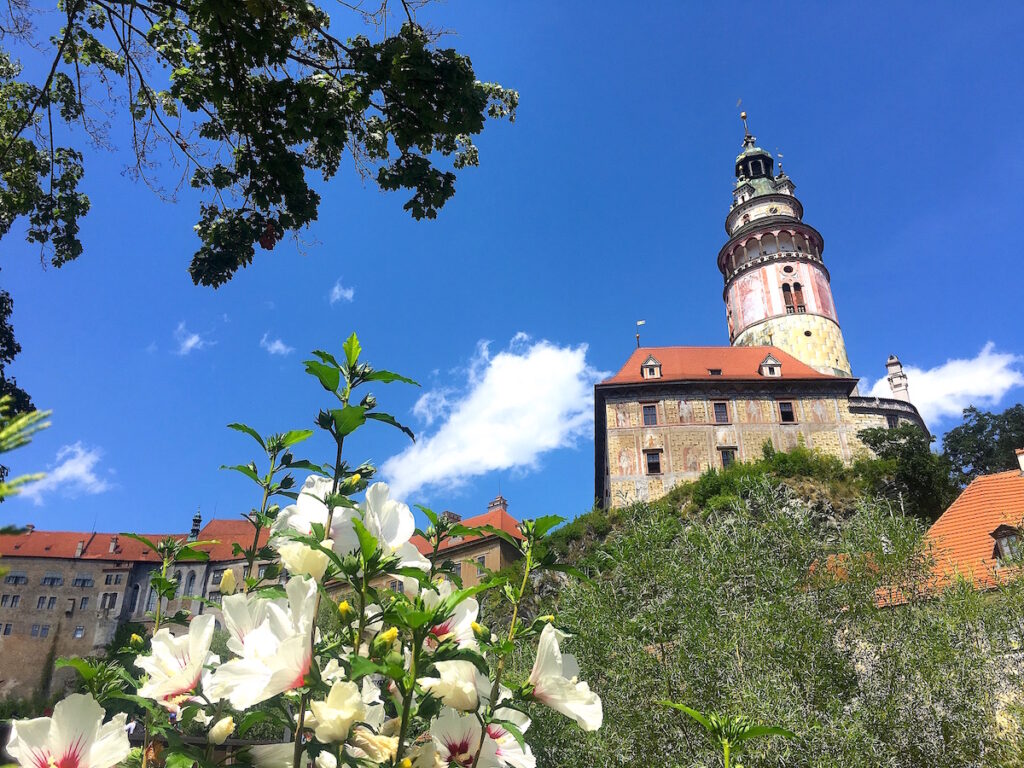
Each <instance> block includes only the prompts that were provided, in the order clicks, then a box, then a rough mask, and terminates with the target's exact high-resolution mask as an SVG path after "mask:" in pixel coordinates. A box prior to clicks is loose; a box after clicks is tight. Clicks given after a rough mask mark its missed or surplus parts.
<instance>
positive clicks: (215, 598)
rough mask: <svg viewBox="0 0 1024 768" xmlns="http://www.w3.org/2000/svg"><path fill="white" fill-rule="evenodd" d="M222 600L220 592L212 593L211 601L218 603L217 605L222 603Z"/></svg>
mask: <svg viewBox="0 0 1024 768" xmlns="http://www.w3.org/2000/svg"><path fill="white" fill-rule="evenodd" d="M220 600H221V594H220V592H211V593H210V602H211V603H216V604H217V605H220Z"/></svg>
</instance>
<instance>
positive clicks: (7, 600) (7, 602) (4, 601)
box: [0, 595, 11, 608]
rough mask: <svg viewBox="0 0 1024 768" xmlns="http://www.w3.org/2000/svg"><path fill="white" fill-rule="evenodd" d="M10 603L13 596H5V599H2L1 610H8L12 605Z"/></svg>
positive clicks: (0, 598) (0, 601)
mask: <svg viewBox="0 0 1024 768" xmlns="http://www.w3.org/2000/svg"><path fill="white" fill-rule="evenodd" d="M10 603H11V596H10V595H4V596H3V597H0V608H6V607H7V606H8V605H10Z"/></svg>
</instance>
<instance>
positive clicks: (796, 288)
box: [793, 283, 807, 315]
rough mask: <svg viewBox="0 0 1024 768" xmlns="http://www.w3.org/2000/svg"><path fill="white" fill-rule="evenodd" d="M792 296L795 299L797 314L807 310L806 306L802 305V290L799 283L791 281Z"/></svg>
mask: <svg viewBox="0 0 1024 768" xmlns="http://www.w3.org/2000/svg"><path fill="white" fill-rule="evenodd" d="M793 298H794V299H795V300H796V312H797V314H798V315H802V314H803V313H804V312H806V311H807V307H806V306H805V305H804V291H803V288H801V287H800V283H793Z"/></svg>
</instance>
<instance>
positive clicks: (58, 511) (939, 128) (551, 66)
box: [0, 0, 1024, 531]
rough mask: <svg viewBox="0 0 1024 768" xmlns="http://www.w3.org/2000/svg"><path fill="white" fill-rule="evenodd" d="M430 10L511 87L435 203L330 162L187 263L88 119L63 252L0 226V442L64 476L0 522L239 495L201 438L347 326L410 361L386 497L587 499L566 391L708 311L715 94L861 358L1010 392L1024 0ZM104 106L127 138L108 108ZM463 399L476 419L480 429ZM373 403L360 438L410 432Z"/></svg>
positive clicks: (584, 407) (159, 527)
mask: <svg viewBox="0 0 1024 768" xmlns="http://www.w3.org/2000/svg"><path fill="white" fill-rule="evenodd" d="M429 18H430V19H431V20H432V21H433V22H434V23H435V24H436V25H437V26H444V27H448V28H451V29H454V30H456V31H457V35H456V36H455V37H454V38H453V44H454V45H455V46H456V47H458V48H459V49H460V50H462V51H464V52H466V53H468V54H470V55H471V57H472V59H473V62H474V65H475V67H476V70H477V73H478V75H479V76H480V77H481V79H485V80H495V81H499V82H501V83H503V84H504V85H506V86H510V87H515V88H517V89H518V90H519V91H520V93H521V98H522V106H521V109H520V112H519V116H518V119H517V121H516V123H515V124H514V125H508V124H505V123H492V124H491V125H490V126H489V127H488V128H487V129H486V131H485V133H484V134H483V136H482V137H481V138H480V140H479V142H478V143H479V146H480V150H481V167H480V168H478V169H472V170H469V171H467V172H464V173H463V174H462V176H461V177H460V178H459V181H458V191H457V194H456V197H455V198H454V200H453V201H452V202H451V203H450V204H449V205H448V206H447V207H446V208H445V209H444V210H443V212H442V214H441V216H440V217H439V218H438V220H436V221H433V222H414V221H412V220H411V219H410V218H409V217H408V216H407V215H406V214H405V213H404V212H403V211H402V209H401V206H402V202H403V198H402V197H400V196H398V195H394V194H385V193H380V192H378V191H377V190H376V189H374V188H372V187H368V186H364V185H363V184H362V183H361V182H360V181H359V180H358V179H357V178H356V177H355V176H354V175H353V174H351V173H347V174H345V173H343V174H342V175H341V176H339V177H338V178H337V179H336V180H335V181H334V182H332V183H331V184H330V185H329V186H328V187H327V188H325V190H324V201H323V206H322V209H321V216H320V221H319V222H318V223H317V224H316V225H315V226H313V227H312V228H311V229H310V230H309V231H308V232H307V233H305V240H306V242H305V244H304V245H303V246H302V248H301V249H298V248H296V247H295V246H294V245H293V244H292V243H291V242H290V241H285V242H283V243H281V244H280V245H278V247H277V248H276V249H275V250H274V251H273V252H259V253H258V255H257V259H256V262H255V263H254V265H253V266H251V267H250V268H248V269H246V270H244V271H242V272H241V273H239V275H238V276H237V277H236V278H235V279H234V280H233V281H232V282H231V283H229V284H228V285H227V286H225V287H223V288H221V289H219V290H216V291H214V290H211V289H206V288H197V287H195V286H193V285H192V283H191V281H190V279H189V276H188V273H187V265H188V262H189V259H190V257H191V254H192V253H193V251H194V250H195V248H196V240H195V237H194V235H193V233H192V225H193V223H194V222H195V220H196V218H197V205H196V200H195V199H194V198H192V197H191V196H190V195H189V194H188V193H187V192H186V193H185V194H182V195H181V196H180V198H179V199H178V201H177V202H176V203H170V202H164V201H162V200H161V199H159V197H158V196H157V195H155V194H154V193H152V192H151V191H150V190H149V189H147V188H146V187H145V186H143V185H141V184H139V183H136V182H134V181H132V180H131V179H130V178H128V177H127V176H126V175H125V174H124V172H123V170H124V168H125V166H126V164H127V163H128V162H129V157H128V155H127V154H126V153H125V152H124V151H118V150H116V149H115V150H113V151H110V150H95V149H94V150H90V151H89V152H88V154H87V158H86V163H87V176H86V180H85V187H86V189H87V191H88V193H89V195H90V196H91V199H92V205H93V210H92V212H91V213H90V214H89V216H88V217H87V219H86V220H85V221H84V224H83V228H82V238H83V240H84V243H85V253H84V254H83V256H82V257H81V258H80V259H79V260H78V261H77V262H75V263H72V264H69V265H67V266H66V267H64V268H62V269H60V270H54V269H46V270H44V269H41V267H40V262H39V254H38V251H37V249H35V248H34V247H31V246H28V245H27V244H25V243H24V241H23V240H20V239H19V238H18V235H19V234H20V233H18V232H14V233H12V234H11V235H10V236H8V237H7V238H5V239H4V240H3V241H2V244H0V268H2V270H3V272H2V280H3V285H4V286H5V287H7V288H8V289H9V290H10V291H11V293H12V295H13V297H14V301H15V313H14V318H13V321H14V324H15V329H16V332H17V336H18V338H19V340H20V341H21V343H22V345H23V347H24V351H23V353H22V354H21V356H20V357H19V358H18V359H17V360H16V361H15V364H14V365H13V366H12V369H11V370H12V373H14V374H15V375H16V376H17V378H18V381H19V383H20V384H21V385H22V386H23V387H25V388H26V389H27V390H28V391H29V392H30V393H31V395H32V397H33V398H34V400H35V402H36V404H37V405H38V406H39V407H43V408H52V409H53V411H54V414H53V426H52V427H51V428H50V429H49V430H47V431H46V432H45V433H42V434H40V435H39V436H38V437H37V438H36V440H35V442H34V443H33V444H32V446H30V447H29V448H27V449H25V450H22V451H20V452H18V453H17V454H15V455H13V456H12V457H11V460H10V461H11V464H12V466H13V469H14V472H15V473H18V472H26V471H31V470H36V469H40V468H51V469H52V470H53V471H54V477H55V478H57V479H60V478H64V480H63V482H56V481H53V482H51V483H50V484H49V485H47V486H43V487H42V488H41V489H38V490H37V492H36V493H33V494H31V496H30V497H27V498H21V499H15V500H12V501H10V502H9V503H5V504H3V505H2V507H0V523H26V522H33V523H35V524H36V525H37V526H38V527H41V528H55V529H69V528H77V529H89V528H93V527H95V528H96V529H98V530H118V529H125V528H133V529H138V530H145V531H165V530H182V529H184V528H186V527H187V525H188V521H189V519H190V518H191V516H192V514H193V512H194V511H195V509H196V507H201V509H202V512H203V515H204V517H206V518H209V517H211V516H213V515H216V516H219V517H225V516H231V515H235V514H238V513H239V512H241V511H244V510H245V509H247V508H248V507H249V506H251V505H252V504H254V503H255V502H256V501H258V500H257V499H255V498H254V495H253V490H252V489H251V488H250V487H248V485H247V482H246V481H244V480H241V479H239V478H236V477H233V476H231V475H230V474H229V473H226V472H223V471H220V470H218V467H219V466H220V465H221V464H225V463H238V462H244V461H246V460H248V459H249V458H251V457H252V451H251V448H250V445H249V444H248V443H247V442H246V439H245V438H243V437H242V436H240V435H238V434H236V433H233V432H231V431H229V430H227V429H225V428H224V425H225V424H227V423H228V422H230V421H245V422H248V423H250V424H252V425H253V426H255V427H257V428H258V429H260V430H261V431H272V430H285V429H291V428H300V427H304V426H308V425H310V423H311V420H312V418H313V416H314V415H315V413H316V410H317V408H318V407H319V406H320V405H321V404H322V403H323V398H322V397H321V392H320V390H319V386H318V385H316V384H315V383H314V382H312V381H311V380H309V379H308V378H307V377H306V376H305V375H304V374H303V372H302V365H301V361H302V360H303V359H305V357H306V353H307V352H308V351H309V350H311V349H314V348H318V347H323V348H328V349H337V348H338V347H339V346H340V343H341V341H342V339H343V338H344V337H345V336H346V335H347V334H348V333H350V332H351V331H353V330H355V331H357V332H358V333H359V335H360V337H361V339H362V341H363V345H364V347H365V348H366V350H367V357H368V359H369V360H370V361H371V362H374V363H376V364H378V365H380V366H383V367H388V368H392V369H395V370H399V371H401V372H403V373H406V374H408V375H410V376H413V377H414V378H417V379H418V380H419V381H421V382H422V384H423V388H422V389H420V390H413V389H412V388H406V387H401V386H399V385H392V386H390V387H380V388H379V389H378V390H377V395H378V399H379V401H380V402H381V403H382V405H383V406H384V407H386V408H387V409H388V410H390V411H392V412H393V413H394V414H396V416H398V417H399V418H400V419H402V420H404V421H406V422H408V423H410V425H411V426H413V427H414V428H415V429H416V430H417V431H418V432H420V433H421V435H422V437H421V443H422V445H423V446H424V448H421V449H420V452H419V453H418V454H406V455H405V458H404V459H402V460H399V461H393V462H392V463H390V464H388V465H387V466H389V467H391V468H401V469H402V471H404V472H406V473H407V474H406V479H405V480H403V481H402V483H403V489H405V488H406V487H408V492H407V493H406V494H404V495H406V498H407V500H408V501H409V502H410V503H416V502H422V503H427V504H429V505H431V506H433V507H435V508H436V509H442V508H451V509H453V510H455V511H457V512H460V513H462V514H464V515H471V514H475V513H477V512H480V511H483V509H484V508H485V506H486V503H487V501H488V500H489V499H490V498H492V497H493V496H494V495H495V494H496V493H497V491H498V487H499V483H500V488H501V492H502V493H503V494H504V495H505V496H506V497H507V498H508V499H509V500H510V504H511V511H512V512H513V513H514V514H516V515H517V516H535V515H540V514H548V513H559V514H563V515H565V516H569V517H572V516H575V515H577V514H579V513H580V512H583V511H585V510H586V509H588V508H589V507H590V505H591V502H592V495H593V441H592V436H591V425H590V418H591V415H592V414H591V413H590V411H591V407H590V405H589V404H588V403H587V402H586V398H587V396H588V394H589V392H590V385H591V383H592V380H593V378H595V377H596V376H597V375H599V374H600V373H601V372H608V371H614V370H616V369H617V368H618V367H620V366H621V364H622V363H623V362H624V361H625V359H626V357H627V356H628V355H629V353H630V350H631V348H632V346H633V344H634V341H633V329H634V322H635V321H636V320H637V319H641V318H643V319H646V321H647V325H646V327H645V329H644V335H643V340H644V342H645V343H649V344H724V343H727V341H728V339H727V332H726V324H725V311H724V306H723V303H722V279H721V275H720V274H719V273H718V271H717V269H716V267H715V256H716V254H717V252H718V249H719V248H720V247H721V245H722V244H723V242H724V241H725V233H724V229H723V221H724V217H725V214H726V212H727V210H728V205H729V199H730V198H729V192H730V189H731V183H732V165H733V159H734V157H735V155H736V153H737V151H738V148H739V146H740V141H741V138H742V127H741V125H740V122H739V119H738V116H737V113H738V111H739V110H738V109H737V108H736V102H737V99H739V98H742V99H743V108H744V109H746V110H747V111H748V112H749V113H750V123H751V128H752V131H753V132H754V133H755V134H756V135H757V136H758V137H759V140H760V143H761V145H762V146H764V147H766V148H768V149H770V150H771V151H779V152H782V153H783V154H784V155H785V160H784V163H785V167H786V171H787V172H788V173H789V175H790V176H791V177H792V178H793V180H794V181H795V183H796V185H797V195H798V196H799V197H800V198H801V200H802V202H803V203H804V207H805V218H806V220H807V221H808V222H809V223H810V224H812V225H813V226H815V227H816V228H817V229H818V230H819V231H821V232H822V233H823V235H824V237H825V242H826V249H825V254H824V256H825V260H826V263H827V265H828V267H829V269H830V271H831V275H832V286H833V291H834V295H835V298H836V304H837V307H838V311H839V316H840V320H841V322H842V326H843V330H844V333H845V336H846V342H847V345H848V348H849V353H850V358H851V361H852V364H853V368H854V372H855V374H857V375H859V376H863V377H865V378H867V379H869V380H870V381H875V380H877V379H878V378H880V377H882V376H884V361H885V358H886V356H887V355H889V354H890V353H892V352H896V353H897V354H899V355H900V357H901V358H902V359H903V361H904V363H905V364H907V365H908V366H910V367H911V368H912V370H911V377H910V388H911V396H912V397H915V398H916V397H922V398H925V399H927V400H928V402H929V406H928V407H929V408H932V409H933V410H932V412H933V413H935V414H937V415H936V417H935V418H933V419H932V420H931V426H932V429H933V431H934V432H938V433H940V434H941V432H943V431H945V430H946V429H948V428H949V427H950V426H952V425H953V424H955V423H956V420H955V418H953V417H951V416H949V415H948V414H949V413H956V411H957V409H958V408H960V407H962V405H963V404H965V403H966V402H969V401H971V402H978V403H979V404H982V405H984V406H986V407H1000V406H1005V405H1007V404H1009V403H1012V402H1016V401H1017V400H1019V399H1020V398H1021V394H1022V389H1021V385H1020V384H1021V381H1024V379H1022V377H1021V374H1020V373H1019V371H1020V370H1021V369H1024V363H1022V359H1021V357H1020V356H1021V355H1022V354H1024V342H1022V341H1021V336H1020V324H1019V318H1018V317H1017V314H1018V312H1017V311H1016V310H1018V309H1019V306H1020V300H1021V295H1022V289H1021V286H1022V283H1024V261H1022V260H1021V259H1020V258H1018V255H1017V248H1016V246H1015V245H1014V243H1018V242H1019V241H1020V233H1019V231H1018V227H1019V225H1020V222H1021V221H1022V216H1021V213H1022V211H1021V205H1022V204H1021V195H1020V191H1019V187H1020V185H1021V181H1022V177H1024V160H1022V153H1021V152H1020V151H1019V150H1018V144H1019V140H1018V139H1019V133H1020V130H1021V127H1022V125H1024V105H1022V102H1021V100H1020V99H1019V98H1017V94H1018V92H1019V91H1020V89H1021V86H1022V85H1024V59H1022V58H1021V56H1020V51H1019V41H1020V40H1021V39H1024V7H1022V6H1020V5H1019V4H1011V3H1005V4H984V5H977V4H975V5H973V6H970V7H969V8H968V6H966V5H964V4H960V3H936V4H929V6H928V11H927V13H924V12H922V9H921V6H919V5H914V4H909V3H908V4H881V3H879V4H852V3H851V4H820V3H809V4H796V3H763V2H761V3H756V4H754V3H743V4H724V3H715V4H696V3H693V4H683V3H669V2H662V3H647V4H642V6H636V7H629V8H626V7H625V6H623V5H622V4H621V3H615V4H612V3H598V2H592V3H574V4H568V3H540V2H536V3H527V2H519V3H514V4H513V3H504V4H495V3H474V2H469V0H452V1H451V2H449V3H447V4H446V5H443V6H439V7H438V8H436V9H433V10H432V11H431V12H430V15H429ZM353 31H355V30H353ZM111 137H112V139H113V143H115V144H119V145H120V146H121V147H122V150H123V148H124V147H125V146H126V145H127V142H124V141H119V140H121V139H123V138H124V134H123V126H114V128H113V130H112V135H111ZM168 173H171V171H168ZM339 281H340V283H339ZM336 285H340V286H341V287H340V288H339V290H338V294H339V295H338V297H337V300H336V301H334V302H333V303H332V301H331V295H332V290H333V289H334V287H335V286H336ZM347 290H351V291H352V295H351V297H348V296H347V294H346V291H347ZM278 340H279V341H280V344H281V346H278V347H276V350H277V352H278V353H279V354H272V353H271V350H270V349H269V348H272V347H274V344H273V342H274V341H278ZM261 341H262V342H263V343H262V344H261ZM544 341H546V342H547V343H542V342H544ZM989 343H991V346H986V345H989ZM186 348H187V353H185V354H181V352H182V351H185V350H186ZM289 349H290V350H291V351H290V352H289V351H287V350H289ZM282 352H283V353H284V354H281V353H282ZM957 360H961V361H971V362H969V363H968V362H961V363H956V362H955V361H957ZM949 361H954V362H953V363H950V362H949ZM915 377H916V378H915ZM869 386H870V383H869ZM915 387H916V388H915ZM421 396H425V397H424V398H423V399H422V400H420V398H421ZM418 401H419V405H418V407H417V402H418ZM530 403H537V404H538V407H537V408H535V409H534V408H530V407H529V405H530ZM517 409H518V410H517ZM528 413H532V414H533V416H532V418H526V419H524V414H528ZM476 417H479V418H480V419H482V420H483V423H486V424H489V425H492V426H493V430H492V431H491V433H490V434H489V435H487V436H485V437H484V438H483V439H482V440H481V438H480V437H479V436H477V435H476V434H474V430H473V428H472V427H473V424H479V423H481V422H480V421H475V422H474V418H476ZM373 426H376V427H378V428H376V429H375V428H373V427H370V428H367V429H366V430H364V431H363V432H362V433H360V436H359V438H358V439H356V440H354V441H351V444H350V446H346V447H347V448H349V447H350V448H351V453H350V456H351V458H352V459H353V460H357V461H358V460H363V459H370V460H373V461H376V462H379V463H384V462H386V460H388V459H389V458H390V457H394V456H395V455H396V454H399V453H400V452H401V451H403V449H405V448H406V444H407V442H408V441H407V440H406V439H405V438H404V437H403V436H402V435H401V434H399V433H397V432H395V431H392V430H389V429H387V428H385V427H383V426H380V425H373ZM431 438H434V439H433V440H431ZM307 445H309V446H310V448H311V450H312V452H313V453H314V454H315V455H316V456H317V457H319V458H325V456H324V454H325V453H326V450H327V446H326V445H325V443H324V442H322V441H317V442H313V443H308V444H307ZM428 481H429V482H428ZM424 483H426V484H424ZM417 486H418V487H417Z"/></svg>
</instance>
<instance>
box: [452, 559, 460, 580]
mask: <svg viewBox="0 0 1024 768" xmlns="http://www.w3.org/2000/svg"><path fill="white" fill-rule="evenodd" d="M452 573H453V574H455V575H456V576H458V577H459V578H460V579H461V578H462V563H453V564H452Z"/></svg>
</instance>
